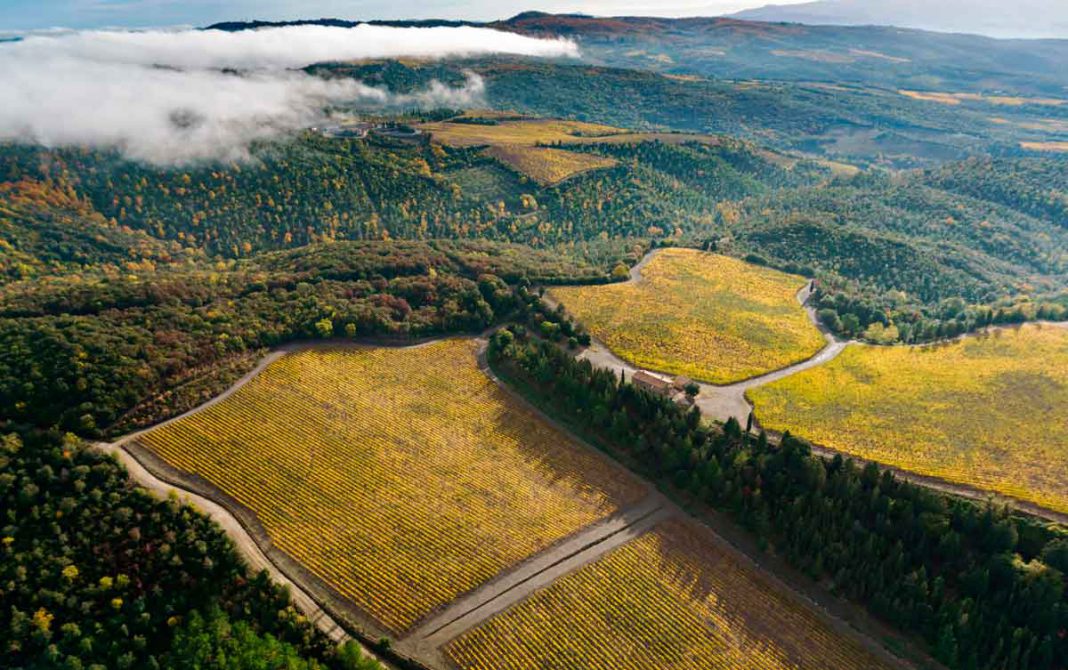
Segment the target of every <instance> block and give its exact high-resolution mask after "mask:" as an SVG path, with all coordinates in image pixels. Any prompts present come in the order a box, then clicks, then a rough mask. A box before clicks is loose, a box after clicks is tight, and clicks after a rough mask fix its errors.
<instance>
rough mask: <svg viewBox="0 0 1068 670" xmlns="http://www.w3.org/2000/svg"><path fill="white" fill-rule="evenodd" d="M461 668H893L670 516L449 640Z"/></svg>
mask: <svg viewBox="0 0 1068 670" xmlns="http://www.w3.org/2000/svg"><path fill="white" fill-rule="evenodd" d="M445 652H446V654H447V655H448V656H449V657H450V658H451V659H452V661H453V662H454V663H455V664H456V665H457V666H458V667H459V668H461V669H462V670H572V669H574V668H583V669H586V670H647V669H648V668H658V669H660V670H715V669H730V670H736V669H752V670H770V669H780V668H781V669H786V668H797V669H801V668H814V669H815V668H820V669H821V670H861V669H862V668H863V669H864V670H868V669H876V668H883V667H885V666H884V665H883V664H881V663H880V662H879V661H878V660H877V659H876V658H874V657H873V656H872V655H871V654H870V653H868V652H867V651H866V650H864V649H863V648H861V647H859V646H857V645H856V644H854V643H852V642H851V641H849V640H848V639H846V638H844V637H842V636H841V635H838V634H836V633H834V632H833V631H832V630H831V629H830V628H828V627H827V625H826V624H824V623H823V622H822V621H821V620H820V619H818V618H817V617H816V616H815V615H814V614H813V613H812V612H811V611H809V610H808V609H807V608H805V607H803V606H801V605H799V604H797V603H795V602H793V601H792V600H790V599H789V598H787V597H785V596H781V595H778V593H777V590H776V587H775V586H773V585H772V584H769V583H767V582H765V581H764V580H763V579H762V578H761V577H760V576H759V575H758V574H756V573H755V571H754V569H752V568H749V567H747V566H745V565H743V564H741V563H739V562H738V561H737V560H735V559H734V558H732V557H731V556H729V555H727V554H725V553H724V552H723V551H722V550H721V549H719V548H718V547H717V546H716V544H715V540H712V539H711V538H710V537H709V535H708V534H707V531H705V530H704V529H702V528H699V527H698V526H697V525H696V524H694V523H692V522H688V521H678V520H677V521H669V522H666V523H664V524H661V526H659V527H658V528H657V529H655V530H654V531H651V532H649V533H646V534H645V535H643V536H642V537H640V538H638V539H636V540H633V541H631V542H630V543H628V544H626V545H623V546H622V547H620V548H619V549H616V550H615V551H614V552H612V553H611V554H609V555H607V556H606V557H604V558H602V559H601V560H599V561H597V562H595V563H593V564H591V565H589V566H587V567H585V568H583V569H581V570H579V571H578V572H575V573H572V574H571V575H568V576H566V577H564V578H562V579H560V580H558V581H556V582H555V583H553V584H552V585H551V586H549V587H547V588H545V589H543V590H541V591H539V592H537V593H535V594H534V595H533V596H531V597H530V598H528V599H527V600H525V601H523V602H522V603H520V604H518V605H516V606H515V607H513V608H512V609H510V610H508V611H506V612H504V613H503V614H501V615H499V616H497V617H496V618H494V619H491V620H490V621H488V622H486V623H485V624H483V625H482V626H481V627H479V628H476V629H474V630H472V631H469V632H468V633H467V634H465V635H463V636H461V637H460V638H458V639H457V640H454V641H453V642H452V643H450V644H449V645H448V646H447V647H446V649H445Z"/></svg>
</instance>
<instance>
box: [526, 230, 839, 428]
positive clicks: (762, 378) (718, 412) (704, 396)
mask: <svg viewBox="0 0 1068 670" xmlns="http://www.w3.org/2000/svg"><path fill="white" fill-rule="evenodd" d="M659 252H660V250H659V249H653V250H652V251H650V252H649V253H647V254H646V255H645V256H644V257H643V258H642V259H641V260H640V261H638V263H637V264H635V265H634V267H632V268H631V269H630V276H629V278H628V279H627V281H626V282H623V283H625V284H637V283H640V282H642V281H643V278H642V270H644V269H645V266H646V265H648V264H649V262H650V261H652V260H653V259H654V258H656V256H657V254H658V253H659ZM812 293H813V286H812V282H806V283H805V285H804V286H802V287H801V288H800V289H799V290H798V291H797V302H799V303H800V304H801V306H802V307H803V308H804V310H805V313H806V314H808V318H809V320H810V321H811V322H812V324H813V325H814V326H815V327H816V328H818V329H819V331H820V332H821V333H822V334H823V337H824V339H825V340H826V341H827V344H826V346H824V348H823V349H821V350H820V351H818V352H817V353H816V354H815V355H814V356H812V357H811V358H808V359H805V360H803V361H799V362H797V363H794V364H793V365H788V366H786V367H784V368H780V369H778V370H772V371H771V372H767V373H765V374H762V375H758V376H756V377H750V378H749V379H743V380H742V381H739V382H735V383H733V384H726V385H723V386H716V385H714V384H708V383H704V382H697V385H698V386H699V387H700V389H701V391H700V393H699V394H698V395H697V399H696V404H697V408H698V409H700V410H701V414H703V415H704V416H706V417H708V418H710V419H713V420H715V421H721V422H725V421H727V420H728V419H730V418H731V417H734V418H736V419H738V420H739V421H740V422H742V423H744V422H745V420H746V418H748V416H749V413H750V412H752V411H753V406H752V404H750V402H749V400H748V399H747V398H746V396H745V394H746V392H747V391H749V389H753V388H756V387H758V386H763V385H765V384H770V383H771V382H774V381H778V380H780V379H783V378H785V377H789V376H791V375H795V374H797V373H798V372H802V371H804V370H808V369H809V368H814V367H816V366H817V365H823V364H824V363H827V362H829V361H832V360H834V359H835V358H837V357H838V356H839V355H840V354H841V353H842V352H843V351H845V349H846V347H847V346H849V344H850V343H851V342H850V341H849V340H843V339H841V338H839V337H836V336H835V335H834V333H832V332H831V331H830V330H829V329H828V328H827V327H826V326H824V325H823V323H822V322H821V321H820V319H819V315H818V314H817V313H816V308H815V307H812V306H811V305H809V304H808V301H809V299H810V298H811V297H812ZM542 300H544V301H545V303H546V304H547V305H549V306H550V307H551V308H555V307H556V306H557V305H558V304H559V303H558V302H557V301H556V300H554V299H553V298H551V297H549V296H547V295H546V296H543V298H542ZM565 308H566V307H565ZM577 358H578V359H579V360H588V361H589V362H590V363H592V364H593V365H594V367H598V368H603V369H606V370H612V371H614V372H615V373H616V374H617V375H618V374H620V373H622V374H625V375H626V376H627V378H630V377H631V376H632V375H633V374H634V373H635V372H637V371H638V370H639V369H640V368H638V367H636V366H634V365H633V364H631V363H630V362H628V361H626V360H624V359H623V358H620V357H619V356H617V355H616V354H615V353H613V352H612V350H611V349H609V348H608V346H607V345H605V343H604V342H602V341H600V340H598V339H597V338H592V341H591V344H590V346H589V347H587V348H586V349H585V350H583V351H582V352H581V353H579V354H578V356H577Z"/></svg>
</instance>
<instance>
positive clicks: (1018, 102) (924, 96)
mask: <svg viewBox="0 0 1068 670" xmlns="http://www.w3.org/2000/svg"><path fill="white" fill-rule="evenodd" d="M898 93H900V94H901V95H903V96H905V97H907V98H912V99H913V100H926V101H928V102H938V103H941V104H943V105H959V104H960V103H962V102H965V101H967V102H985V103H988V104H991V105H1001V106H1003V107H1022V106H1024V105H1044V106H1047V107H1059V106H1060V105H1063V104H1065V103H1068V100H1061V99H1058V98H1020V97H1013V96H1007V95H980V94H978V93H947V92H942V91H908V90H905V89H902V90H899V91H898Z"/></svg>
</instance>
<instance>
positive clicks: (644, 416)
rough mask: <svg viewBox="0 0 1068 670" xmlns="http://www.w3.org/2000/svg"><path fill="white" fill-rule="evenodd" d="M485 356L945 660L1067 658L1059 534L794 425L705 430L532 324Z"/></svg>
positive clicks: (1067, 567) (1001, 662)
mask: <svg viewBox="0 0 1068 670" xmlns="http://www.w3.org/2000/svg"><path fill="white" fill-rule="evenodd" d="M531 316H532V318H534V315H531ZM544 317H545V315H538V318H544ZM528 323H529V321H528ZM490 355H491V361H492V363H493V366H494V369H495V370H496V371H497V372H498V373H499V374H501V375H503V376H504V377H505V378H507V379H508V380H509V381H510V382H511V383H512V384H514V385H515V386H517V387H518V388H520V389H522V391H523V393H524V395H526V396H527V397H528V398H529V399H530V400H531V401H532V402H534V403H535V404H536V405H538V406H540V407H542V408H543V409H544V410H546V411H547V412H549V413H550V414H551V415H552V416H554V417H557V418H559V419H560V420H562V421H563V422H564V423H565V424H566V425H568V426H569V427H571V428H573V429H574V430H576V431H577V432H579V433H580V434H582V435H584V436H587V437H588V438H589V439H590V440H591V441H592V442H593V443H594V444H597V445H598V446H600V447H601V448H602V449H604V450H606V451H607V452H608V453H609V454H611V455H612V456H614V457H615V458H617V459H619V460H621V461H623V462H624V463H627V464H628V465H629V466H630V467H632V468H635V469H637V470H638V471H640V472H642V473H643V474H645V475H646V476H648V477H650V478H651V479H653V480H654V481H657V482H659V483H661V485H662V486H664V487H667V488H668V490H670V491H671V493H672V495H674V496H675V497H676V498H678V499H679V500H680V501H682V502H684V503H686V504H688V506H692V504H705V505H708V506H710V507H711V508H714V509H718V510H722V511H725V512H727V513H729V514H730V515H731V516H732V517H733V518H734V519H736V520H737V521H738V522H739V523H740V524H741V525H743V526H744V527H745V528H747V529H748V530H750V531H751V532H752V533H753V534H755V536H756V537H757V538H758V540H759V542H760V544H761V546H762V547H764V548H765V550H766V551H768V552H774V553H776V554H778V555H781V556H783V557H784V558H786V560H787V561H789V563H790V564H791V565H793V566H794V567H795V568H796V569H797V570H799V571H801V572H803V573H804V574H806V575H808V576H809V577H810V578H811V579H813V580H815V581H816V582H819V583H820V584H822V585H824V586H825V587H826V588H827V589H829V590H830V591H831V592H832V593H834V594H836V595H839V596H842V597H845V598H848V599H849V600H851V601H852V602H855V603H857V604H859V605H861V606H863V607H865V608H867V609H868V610H869V611H870V612H871V613H872V614H874V615H876V616H877V617H879V618H880V619H882V620H884V621H886V622H887V623H889V624H891V625H893V626H894V627H895V628H897V629H899V630H902V631H906V632H908V633H911V634H915V635H917V636H919V637H920V638H922V639H923V640H924V641H925V642H926V644H927V646H928V648H929V649H930V650H931V652H932V654H933V655H934V657H935V658H937V659H938V660H939V661H940V662H942V663H944V664H945V665H946V666H947V667H948V668H951V669H957V668H961V669H966V670H987V669H990V670H993V669H994V668H1020V669H1023V668H1036V669H1039V668H1042V669H1045V668H1051V667H1059V666H1058V665H1057V664H1058V663H1061V662H1063V659H1064V658H1066V657H1068V646H1066V645H1068V640H1066V639H1065V636H1064V631H1065V630H1066V629H1068V591H1066V590H1065V575H1066V573H1068V535H1066V534H1065V531H1064V530H1063V529H1062V528H1059V527H1056V526H1052V525H1044V524H1042V523H1039V522H1037V521H1035V520H1033V519H1030V518H1026V517H1019V516H1015V515H1013V514H1012V513H1010V512H1009V511H1008V510H1007V509H1003V508H999V507H996V506H994V505H992V504H990V503H977V502H973V501H970V500H966V499H963V498H957V497H951V496H947V495H944V494H941V493H938V492H936V491H933V490H930V489H926V488H923V487H920V486H916V485H914V484H910V483H908V482H905V481H902V480H900V479H898V478H896V477H895V476H894V475H893V473H891V472H890V471H888V470H881V469H880V468H879V467H878V466H876V465H875V464H869V465H866V466H864V467H859V466H857V465H856V464H855V463H854V462H853V461H851V460H848V459H843V458H842V457H841V456H836V457H835V458H833V459H825V458H822V457H819V456H816V455H814V454H813V453H812V451H811V449H810V447H809V446H808V445H807V444H806V443H804V442H803V441H801V440H798V439H796V438H794V437H792V436H790V435H789V434H788V433H787V434H785V435H784V436H783V437H782V439H781V441H780V442H772V441H770V440H769V439H768V437H767V436H766V435H765V434H763V433H761V434H759V435H755V436H754V435H753V434H752V433H748V432H746V431H744V430H743V429H742V427H741V426H740V425H739V423H738V421H736V420H733V419H732V420H731V421H729V422H728V423H727V424H726V425H724V426H723V427H722V428H710V427H708V426H707V425H706V424H703V423H702V422H701V420H700V415H699V414H698V412H697V410H696V409H691V410H686V409H683V408H681V407H680V406H678V405H676V404H675V403H673V402H672V401H670V400H668V399H665V398H662V397H659V396H655V395H653V394H651V393H649V392H647V391H644V390H641V389H639V388H638V387H636V386H633V385H631V384H629V383H627V382H626V380H625V379H621V378H619V377H617V376H616V375H615V373H613V372H611V371H605V370H600V369H595V368H593V367H592V366H591V365H590V363H589V362H588V361H578V360H576V359H575V358H573V357H572V356H570V355H568V354H567V353H566V352H564V351H562V350H561V349H560V348H559V347H558V346H556V345H555V344H553V343H552V342H551V341H547V340H543V339H541V338H540V337H534V336H532V334H531V331H530V329H529V328H528V326H527V325H525V324H524V325H514V326H511V327H510V328H509V329H505V330H501V331H499V332H498V333H497V334H496V335H494V337H493V339H492V342H491V354H490Z"/></svg>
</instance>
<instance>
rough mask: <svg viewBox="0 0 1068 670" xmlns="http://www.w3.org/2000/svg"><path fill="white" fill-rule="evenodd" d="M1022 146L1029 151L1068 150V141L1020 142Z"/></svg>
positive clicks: (1060, 151) (1063, 151)
mask: <svg viewBox="0 0 1068 670" xmlns="http://www.w3.org/2000/svg"><path fill="white" fill-rule="evenodd" d="M1020 146H1021V147H1023V148H1024V149H1027V150H1029V151H1047V152H1052V153H1065V152H1068V142H1020Z"/></svg>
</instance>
